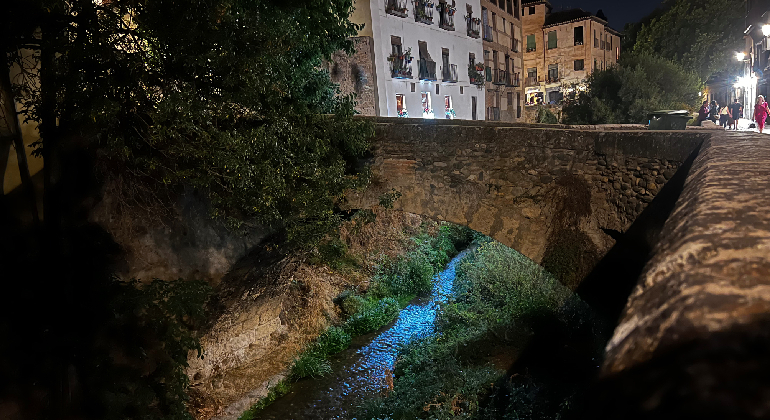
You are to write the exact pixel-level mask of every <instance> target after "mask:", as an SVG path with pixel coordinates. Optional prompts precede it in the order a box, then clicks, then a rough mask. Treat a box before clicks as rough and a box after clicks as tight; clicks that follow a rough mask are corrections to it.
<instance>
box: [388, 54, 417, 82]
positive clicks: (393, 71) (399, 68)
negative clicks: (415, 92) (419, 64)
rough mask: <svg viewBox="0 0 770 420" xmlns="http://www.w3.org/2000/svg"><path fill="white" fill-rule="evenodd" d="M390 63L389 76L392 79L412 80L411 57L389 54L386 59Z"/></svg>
mask: <svg viewBox="0 0 770 420" xmlns="http://www.w3.org/2000/svg"><path fill="white" fill-rule="evenodd" d="M388 62H389V63H390V76H391V77H392V78H394V79H411V78H412V65H411V63H412V57H410V56H408V55H406V54H401V55H396V54H391V55H390V57H388Z"/></svg>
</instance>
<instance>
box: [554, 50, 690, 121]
mask: <svg viewBox="0 0 770 420" xmlns="http://www.w3.org/2000/svg"><path fill="white" fill-rule="evenodd" d="M702 87H703V84H702V82H701V80H700V79H699V78H698V76H697V75H696V74H695V73H693V72H691V71H688V70H685V69H684V68H682V66H681V65H679V64H677V63H675V62H673V61H669V60H667V59H664V58H660V57H658V56H655V55H651V54H634V55H626V56H625V57H624V58H623V60H622V61H621V63H620V65H618V66H614V67H610V68H608V69H606V70H602V71H595V72H593V73H591V75H590V76H589V77H588V80H587V88H588V89H587V91H586V92H585V93H581V94H580V95H579V96H577V98H576V99H575V100H572V101H568V102H567V104H566V105H565V106H564V110H563V115H564V122H565V123H566V124H621V123H639V124H646V123H647V114H649V113H650V112H651V111H657V110H661V109H688V110H691V111H692V110H694V109H697V108H696V107H697V106H698V101H699V97H698V93H699V92H700V91H701V90H702Z"/></svg>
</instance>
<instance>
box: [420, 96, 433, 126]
mask: <svg viewBox="0 0 770 420" xmlns="http://www.w3.org/2000/svg"><path fill="white" fill-rule="evenodd" d="M422 117H423V118H429V119H432V118H434V115H433V105H431V103H430V92H422Z"/></svg>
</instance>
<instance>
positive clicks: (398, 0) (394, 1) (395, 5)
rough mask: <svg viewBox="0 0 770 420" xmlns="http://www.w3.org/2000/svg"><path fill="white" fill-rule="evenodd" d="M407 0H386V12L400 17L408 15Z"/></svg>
mask: <svg viewBox="0 0 770 420" xmlns="http://www.w3.org/2000/svg"><path fill="white" fill-rule="evenodd" d="M406 2H407V0H385V13H389V14H391V15H394V16H398V17H407V16H408V13H407V9H406Z"/></svg>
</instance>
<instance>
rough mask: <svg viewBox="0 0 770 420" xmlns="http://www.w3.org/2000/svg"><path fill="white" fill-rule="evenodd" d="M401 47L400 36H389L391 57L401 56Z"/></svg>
mask: <svg viewBox="0 0 770 420" xmlns="http://www.w3.org/2000/svg"><path fill="white" fill-rule="evenodd" d="M401 51H402V47H401V37H400V36H393V35H391V36H390V52H391V53H392V54H393V55H396V56H399V55H401Z"/></svg>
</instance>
